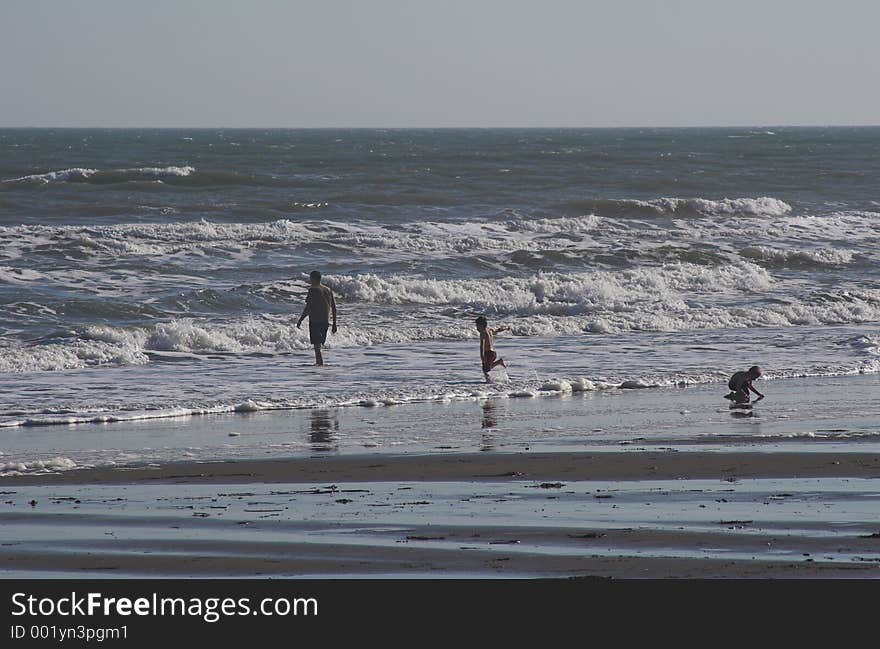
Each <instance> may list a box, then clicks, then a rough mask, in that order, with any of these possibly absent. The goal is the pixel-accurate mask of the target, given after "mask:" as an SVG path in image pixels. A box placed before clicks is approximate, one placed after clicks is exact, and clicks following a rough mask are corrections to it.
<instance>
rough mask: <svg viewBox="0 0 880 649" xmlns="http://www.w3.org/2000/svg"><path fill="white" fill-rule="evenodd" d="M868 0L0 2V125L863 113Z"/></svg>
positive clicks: (879, 116)
mask: <svg viewBox="0 0 880 649" xmlns="http://www.w3.org/2000/svg"><path fill="white" fill-rule="evenodd" d="M878 33H880V0H835V1H833V2H832V1H830V0H823V1H818V0H799V1H798V0H656V1H648V0H581V1H577V0H540V1H539V0H534V1H524V0H362V1H355V0H311V1H305V0H286V1H285V0H137V1H136V0H76V1H74V0H0V126H189V127H192V126H229V127H233V126H255V127H270V126H278V127H321V126H366V127H371V126H375V127H407V126H437V127H440V126H652V125H669V126H697V125H745V124H749V125H755V124H758V125H760V124H765V125H770V124H772V125H780V124H820V125H824V124H880V83H878V82H877V79H878V68H880V37H878Z"/></svg>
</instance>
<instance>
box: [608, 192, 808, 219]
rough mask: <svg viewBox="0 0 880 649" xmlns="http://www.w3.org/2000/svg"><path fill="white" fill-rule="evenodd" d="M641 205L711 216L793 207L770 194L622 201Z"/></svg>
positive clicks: (769, 212) (770, 213) (774, 212)
mask: <svg viewBox="0 0 880 649" xmlns="http://www.w3.org/2000/svg"><path fill="white" fill-rule="evenodd" d="M620 203H621V204H626V203H630V204H632V205H636V206H639V207H647V208H650V209H653V210H656V211H657V212H660V213H669V214H676V213H678V212H683V211H690V212H696V213H698V214H704V215H709V216H722V215H746V216H782V215H783V214H787V213H788V212H790V211H791V209H792V207H791V205H789V204H788V203H786V202H785V201H782V200H779V199H778V198H773V197H770V196H762V197H760V198H725V199H721V200H709V199H706V198H656V199H653V200H648V201H636V200H632V201H620Z"/></svg>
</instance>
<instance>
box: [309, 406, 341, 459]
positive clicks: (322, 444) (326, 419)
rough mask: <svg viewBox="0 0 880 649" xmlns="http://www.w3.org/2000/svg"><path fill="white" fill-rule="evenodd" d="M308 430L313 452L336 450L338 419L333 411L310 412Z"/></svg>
mask: <svg viewBox="0 0 880 649" xmlns="http://www.w3.org/2000/svg"><path fill="white" fill-rule="evenodd" d="M309 429H310V430H309V442H311V445H312V450H313V451H335V450H336V449H337V448H338V441H337V438H338V433H339V419H338V418H337V416H336V411H335V410H320V409H319V410H312V411H311V413H310V415H309Z"/></svg>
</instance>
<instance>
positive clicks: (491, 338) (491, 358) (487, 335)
mask: <svg viewBox="0 0 880 649" xmlns="http://www.w3.org/2000/svg"><path fill="white" fill-rule="evenodd" d="M488 324H489V323H488V322H487V320H486V318H484V317H483V316H480V317H479V318H477V331H479V332H480V360H481V361H482V363H483V374H484V375H485V376H486V381H487V382H488V381H489V372H491V371H492V368H494V367H497V366H499V365H500V366H501V367H507V365H505V363H504V359H503V358H498V354H496V353H495V349H494V343H495V334H498V333H501V332H502V331H510V327H498V328H496V329H490V328H489V326H488Z"/></svg>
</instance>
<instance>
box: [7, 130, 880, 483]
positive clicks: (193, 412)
mask: <svg viewBox="0 0 880 649" xmlns="http://www.w3.org/2000/svg"><path fill="white" fill-rule="evenodd" d="M878 158H880V128H875V127H862V128H791V127H773V128H725V129H696V128H695V129H460V130H459V129H439V130H430V129H425V130H411V129H405V130H362V129H353V130H329V129H328V130H323V129H321V130H253V129H252V130H234V129H222V130H218V129H203V130H200V129H163V130H101V129H89V130H79V129H33V130H32V129H0V437H5V440H6V442H7V444H6V450H5V452H0V470H6V471H21V470H37V469H39V470H45V469H52V468H69V467H70V466H74V465H77V466H78V465H82V464H90V463H96V462H103V461H106V462H123V461H140V460H144V461H148V460H151V459H156V458H160V457H161V458H166V459H167V458H175V457H180V456H182V455H185V454H189V456H194V457H202V456H207V455H210V454H215V453H216V452H217V449H218V448H219V447H220V446H222V445H223V444H227V445H231V446H234V445H235V444H234V442H237V441H238V440H237V439H236V438H237V437H239V436H240V435H241V434H242V433H241V430H244V427H245V423H244V422H246V421H253V419H247V418H248V417H251V418H253V417H254V416H258V415H260V414H261V413H262V414H265V413H270V414H274V415H275V418H274V419H272V420H271V421H272V422H275V423H274V424H271V425H266V424H265V422H266V421H269V420H260V421H262V422H263V423H264V425H263V428H262V430H264V432H265V431H266V430H270V429H271V430H273V431H274V433H273V434H275V435H276V437H275V438H274V439H275V442H278V444H279V445H280V446H279V449H280V450H279V452H282V451H284V452H289V451H290V450H291V448H293V449H297V448H302V449H306V450H309V449H314V448H315V447H316V446H317V447H318V448H323V447H322V442H321V441H320V440H321V439H323V440H324V441H326V440H327V439H336V440H337V442H336V443H334V444H330V445H329V448H332V449H338V448H339V447H340V445H343V446H344V444H340V443H339V437H340V433H339V430H338V428H339V417H342V418H343V419H345V418H346V417H356V418H357V426H356V427H357V430H358V434H357V436H356V437H357V440H358V448H374V447H400V448H406V445H407V444H408V443H410V442H412V441H413V440H414V439H420V440H424V439H425V438H427V437H436V438H437V439H447V438H451V441H449V444H451V445H452V446H454V445H455V444H456V443H459V442H460V441H461V439H460V438H456V435H455V434H454V431H451V430H449V429H448V428H449V426H453V425H454V424H453V423H450V422H454V421H455V417H454V416H453V415H455V413H457V412H459V411H460V410H457V408H459V409H460V408H461V407H462V406H461V404H466V403H478V404H482V406H485V404H486V403H487V402H488V403H492V402H493V401H492V400H493V399H496V401H497V400H500V399H508V398H510V397H524V398H530V397H536V398H537V399H539V400H540V399H541V398H543V397H547V396H550V397H554V396H558V395H560V394H563V395H573V394H574V395H577V394H583V395H587V396H592V395H594V394H598V393H602V392H603V391H606V392H608V393H609V394H610V393H611V391H612V389H617V388H621V387H623V388H633V389H634V390H633V391H632V392H633V393H635V392H643V391H640V390H635V388H648V389H649V390H648V391H651V390H650V389H651V388H653V389H654V390H655V391H659V392H657V393H659V394H666V393H663V392H662V391H663V390H673V389H675V390H680V389H681V388H683V387H685V386H690V387H694V388H697V389H698V390H704V391H708V392H699V394H701V395H702V394H708V393H710V392H711V393H716V392H717V393H718V394H719V395H723V393H724V392H725V391H726V385H725V382H726V380H727V378H728V377H729V376H730V374H732V373H733V372H734V371H738V370H741V369H746V368H747V367H749V366H751V365H755V364H758V365H761V366H762V367H763V368H764V371H765V378H766V379H769V380H770V381H775V380H777V379H798V380H807V379H813V378H821V377H829V376H834V377H840V376H844V375H859V374H876V373H877V372H878V370H880V265H878V261H880V246H878V241H880V189H878V188H880V165H878V164H877V160H878ZM313 269H318V270H320V271H321V272H322V273H324V277H325V283H326V284H327V285H328V286H330V287H331V288H332V290H333V291H334V294H335V296H336V301H337V306H338V309H339V331H338V333H337V334H336V335H332V334H331V335H330V336H329V340H328V347H327V350H326V352H325V359H326V362H327V365H326V366H325V367H323V368H315V367H313V366H312V363H313V361H314V357H313V354H312V352H311V348H310V345H309V343H308V330H307V327H306V326H305V325H304V326H303V328H302V329H298V328H297V327H296V320H297V318H298V316H299V314H300V312H301V311H302V307H303V300H304V297H305V292H306V286H307V281H308V280H307V278H308V273H309V272H310V271H311V270H313ZM477 315H484V316H486V317H487V318H488V319H489V323H490V326H499V325H502V324H503V325H507V326H509V327H510V328H511V332H509V333H503V334H500V335H499V336H498V337H497V339H496V345H495V346H496V350H497V352H498V354H499V356H501V357H502V358H504V359H505V360H506V361H507V362H508V364H509V368H508V370H507V372H506V375H505V374H504V373H501V376H500V377H499V378H497V379H494V380H493V381H492V382H489V383H487V382H485V381H484V378H483V376H482V372H481V369H480V362H479V344H478V338H477V331H476V329H475V327H474V318H475V317H476V316H477ZM759 389H761V390H762V391H764V392H767V391H768V390H769V388H765V387H764V386H761V385H759ZM621 392H622V391H621ZM626 393H627V394H629V393H630V391H626ZM615 394H617V393H616V392H615ZM675 394H676V395H677V396H676V400H677V401H681V399H682V397H681V393H680V392H678V393H675ZM867 394H868V395H869V396H868V397H866V398H865V399H864V401H865V403H866V406H865V407H866V408H874V407H875V404H874V402H873V400H872V399H871V398H870V394H872V393H871V392H868V393H867ZM701 398H702V397H701ZM719 401H721V402H723V400H722V399H720V397H719ZM416 402H419V403H429V404H431V411H430V412H431V413H432V414H431V415H430V416H426V419H425V422H430V426H433V427H434V428H432V429H431V430H427V431H426V430H425V428H424V426H427V425H429V424H428V423H424V422H423V425H420V424H419V422H418V419H419V415H415V416H413V417H411V418H410V420H409V424H407V425H400V422H399V421H398V419H395V417H385V416H384V415H376V414H375V413H377V412H379V410H381V409H386V407H387V406H398V405H400V406H406V405H407V404H412V403H416ZM614 402H615V403H617V402H619V399H615V401H614ZM584 403H587V402H586V401H585V402H584ZM853 403H854V404H855V405H853V404H849V405H848V407H850V408H852V407H855V408H856V409H858V407H859V406H858V402H853ZM457 404H458V405H457ZM482 406H481V407H482ZM722 406H723V407H724V408H726V407H727V404H726V403H722ZM500 407H501V408H502V409H504V408H508V406H506V405H505V406H500ZM437 408H440V409H441V410H439V411H438V410H437ZM443 408H447V409H446V410H443ZM685 408H686V403H685V405H682V406H681V409H685ZM377 409H379V410H377ZM513 409H514V411H515V412H514V413H513V414H512V415H511V421H512V422H513V421H514V420H516V419H517V418H518V417H520V416H522V411H521V408H520V407H519V406H515V407H513ZM679 411H680V410H679ZM349 412H351V413H354V412H359V413H361V414H358V415H353V414H352V415H349V414H344V413H349ZM412 412H425V413H427V412H428V411H427V410H423V411H412ZM327 413H330V415H328V414H327ZM339 413H343V414H341V415H340V414H339ZM365 413H372V414H365ZM444 413H445V414H444ZM855 414H858V413H855ZM863 414H864V413H863ZM197 415H201V417H196V416H197ZM484 415H485V413H483V416H484ZM293 416H295V417H298V418H299V419H297V421H299V422H300V423H302V424H303V426H304V428H303V429H302V430H300V429H299V428H296V429H295V430H294V429H290V428H285V426H286V425H287V424H289V423H290V422H291V421H293V420H292V419H290V417H293ZM193 418H195V419H199V420H201V421H202V422H203V423H202V424H199V426H201V430H202V433H203V434H204V435H207V436H210V435H211V430H222V431H223V437H222V440H220V441H217V440H216V439H215V441H214V442H205V444H204V445H200V443H198V440H196V441H193V439H192V435H190V436H188V437H187V442H186V444H182V443H180V442H175V432H174V431H176V430H179V428H180V422H181V421H191V420H192V419H193ZM404 419H405V418H404ZM147 421H151V422H154V423H155V425H152V426H151V427H148V428H137V427H136V426H135V424H139V425H142V424H143V422H147ZM383 421H385V422H386V424H385V425H384V428H383V425H382V422H383ZM389 421H395V422H396V423H395V424H394V425H393V426H392V425H389V424H387V422H389ZM120 422H128V424H125V423H120ZM204 422H210V426H207V424H206V423H204ZM279 422H287V424H284V423H279ZM303 422H305V423H303ZM334 422H335V423H334ZM371 422H372V423H371ZM444 422H446V423H445V424H444ZM59 425H61V426H62V427H63V430H64V431H65V432H64V434H63V435H61V434H60V433H59V432H58V431H59V430H61V429H60V428H59ZM297 425H299V424H297ZM370 426H373V427H374V428H375V430H379V429H381V431H380V432H377V433H376V434H371V433H370ZM444 426H445V427H444ZM47 427H52V428H53V429H54V430H55V433H54V434H53V438H52V439H53V440H55V441H54V442H53V444H56V446H52V445H51V444H50V445H48V446H45V447H44V445H41V443H40V442H39V438H40V436H39V435H37V434H35V433H34V431H37V430H41V429H43V428H47ZM211 427H214V428H211ZM218 427H219V428H218ZM437 427H439V428H437ZM344 428H345V427H344V426H343V429H344ZM483 428H486V426H483ZM489 428H491V426H490V427H489ZM138 430H141V431H149V434H147V433H146V432H144V434H143V435H142V436H141V437H139V438H137V439H136V440H134V441H133V440H132V435H135V433H133V432H132V431H138ZM157 431H164V432H161V434H160V433H158V432H157ZM304 431H305V432H304ZM783 432H784V433H785V434H790V433H792V431H791V430H788V429H786V430H785V431H783ZM863 432H864V431H863ZM202 433H200V434H202ZM871 434H872V435H877V434H878V431H876V430H873V431H872V432H871ZM149 435H158V439H157V440H154V441H155V443H153V442H150V441H149V439H148V437H149ZM284 435H288V436H290V437H291V439H290V440H288V441H286V442H283V441H279V439H280V438H281V437H283V436H284ZM524 435H525V433H522V434H521V435H520V437H518V439H519V440H520V441H522V442H523V443H526V442H525V441H523V440H526V439H527V437H525V436H524ZM316 436H317V439H318V440H319V441H318V442H316V441H315V439H316ZM60 437H66V438H68V439H79V440H83V439H89V440H90V441H89V442H78V443H77V448H76V449H75V450H76V452H75V453H74V450H71V449H66V450H65V449H60V450H59V449H58V448H57V440H58V439H59V438H60ZM96 437H99V438H100V439H96ZM301 438H302V439H301ZM11 440H15V441H14V443H13V442H12V441H11ZM123 440H125V441H123ZM456 440H457V441H456ZM221 441H222V444H221ZM619 441H620V440H619V439H617V438H615V442H619ZM273 443H274V442H271V440H270V441H269V442H267V441H266V440H265V439H262V438H261V440H260V442H259V444H257V445H255V446H253V447H249V448H250V451H249V452H256V451H255V449H260V452H262V448H263V447H264V446H267V445H268V446H272V444H273ZM476 443H479V442H476ZM2 446H3V445H0V448H2ZM324 446H327V445H326V444H324ZM209 447H210V449H211V450H210V452H208V451H206V450H205V449H206V448H209ZM10 449H11V450H10ZM108 449H113V452H112V453H109V451H108ZM108 453H109V454H108Z"/></svg>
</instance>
